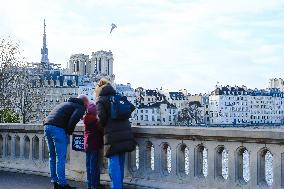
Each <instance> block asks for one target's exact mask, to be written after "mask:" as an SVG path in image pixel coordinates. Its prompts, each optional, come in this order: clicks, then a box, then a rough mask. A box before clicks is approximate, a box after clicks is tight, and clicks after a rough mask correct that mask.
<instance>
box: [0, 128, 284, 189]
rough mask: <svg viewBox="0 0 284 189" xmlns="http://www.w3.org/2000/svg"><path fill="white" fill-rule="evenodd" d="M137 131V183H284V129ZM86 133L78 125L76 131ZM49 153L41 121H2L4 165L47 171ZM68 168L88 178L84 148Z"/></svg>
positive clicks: (133, 180)
mask: <svg viewBox="0 0 284 189" xmlns="http://www.w3.org/2000/svg"><path fill="white" fill-rule="evenodd" d="M133 131H134V133H135V138H136V140H137V143H138V145H137V148H136V150H135V151H134V152H132V153H129V154H127V158H126V160H127V162H126V167H125V170H126V178H125V183H126V184H130V185H134V186H135V187H136V188H139V187H140V186H141V187H150V188H151V187H152V188H171V189H172V188H200V189H201V188H220V189H227V188H247V189H249V188H250V189H251V188H255V189H257V188H259V189H260V188H275V189H278V188H284V182H283V181H284V178H283V177H284V174H283V173H284V153H283V152H284V146H283V144H284V130H281V129H244V128H198V127H191V128H181V127H158V126H156V127H152V126H149V127H141V126H139V127H136V126H134V127H133ZM82 132H83V127H80V126H78V127H77V129H76V133H77V134H82ZM47 152H48V150H47V147H46V144H45V142H44V137H43V127H42V126H39V125H20V124H1V125H0V167H1V169H2V170H7V171H19V172H26V173H33V174H41V175H48V153H47ZM66 167H67V170H68V171H67V174H68V177H69V178H72V179H75V180H81V181H83V180H84V178H85V155H84V153H82V152H76V151H72V150H69V152H68V161H67V166H66ZM104 168H106V166H105V165H104ZM103 172H104V174H103V175H102V178H103V179H104V180H109V178H108V176H107V174H105V173H106V170H104V171H103Z"/></svg>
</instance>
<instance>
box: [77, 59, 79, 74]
mask: <svg viewBox="0 0 284 189" xmlns="http://www.w3.org/2000/svg"><path fill="white" fill-rule="evenodd" d="M76 67H77V70H76V71H77V72H78V71H79V61H78V60H77V61H76Z"/></svg>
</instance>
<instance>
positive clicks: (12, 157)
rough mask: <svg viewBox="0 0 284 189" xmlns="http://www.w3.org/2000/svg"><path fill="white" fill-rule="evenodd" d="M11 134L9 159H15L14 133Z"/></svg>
mask: <svg viewBox="0 0 284 189" xmlns="http://www.w3.org/2000/svg"><path fill="white" fill-rule="evenodd" d="M10 136H11V140H12V141H11V159H15V157H16V155H15V145H16V135H15V134H14V133H13V135H10Z"/></svg>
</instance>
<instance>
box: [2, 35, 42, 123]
mask: <svg viewBox="0 0 284 189" xmlns="http://www.w3.org/2000/svg"><path fill="white" fill-rule="evenodd" d="M39 72H40V71H39ZM41 75H43V74H42V73H36V74H35V73H31V70H30V69H29V68H28V67H27V63H26V61H25V59H24V58H23V57H22V56H21V52H20V50H19V45H18V44H17V43H15V42H13V41H12V40H11V39H0V109H7V108H8V109H13V110H14V111H15V112H17V113H18V114H19V115H20V117H21V118H22V122H23V123H27V122H30V119H31V117H32V116H33V115H37V114H36V111H37V107H38V106H39V104H40V103H41V102H42V99H43V91H44V90H42V89H41V87H42V86H43V85H42V77H41ZM35 76H36V77H35Z"/></svg>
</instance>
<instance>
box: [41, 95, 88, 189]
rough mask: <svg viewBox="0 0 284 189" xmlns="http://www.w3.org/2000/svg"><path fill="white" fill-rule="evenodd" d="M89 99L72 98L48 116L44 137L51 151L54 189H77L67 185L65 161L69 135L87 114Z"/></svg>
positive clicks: (51, 172) (85, 97)
mask: <svg viewBox="0 0 284 189" xmlns="http://www.w3.org/2000/svg"><path fill="white" fill-rule="evenodd" d="M88 102H89V101H88V98H87V96H85V95H81V96H79V97H78V98H70V99H69V100H68V102H63V103H61V104H59V105H57V106H56V107H55V108H54V109H53V110H52V111H51V112H50V113H49V115H48V116H47V118H46V120H45V124H44V125H45V126H44V136H45V138H46V142H47V145H48V149H49V167H50V176H51V182H52V183H53V184H54V189H75V187H71V186H69V185H68V184H67V182H66V178H65V160H66V153H67V146H68V144H69V135H72V133H73V131H74V129H75V126H76V124H77V123H78V122H79V121H80V119H81V118H82V117H83V115H84V114H85V110H86V107H87V105H88Z"/></svg>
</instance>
